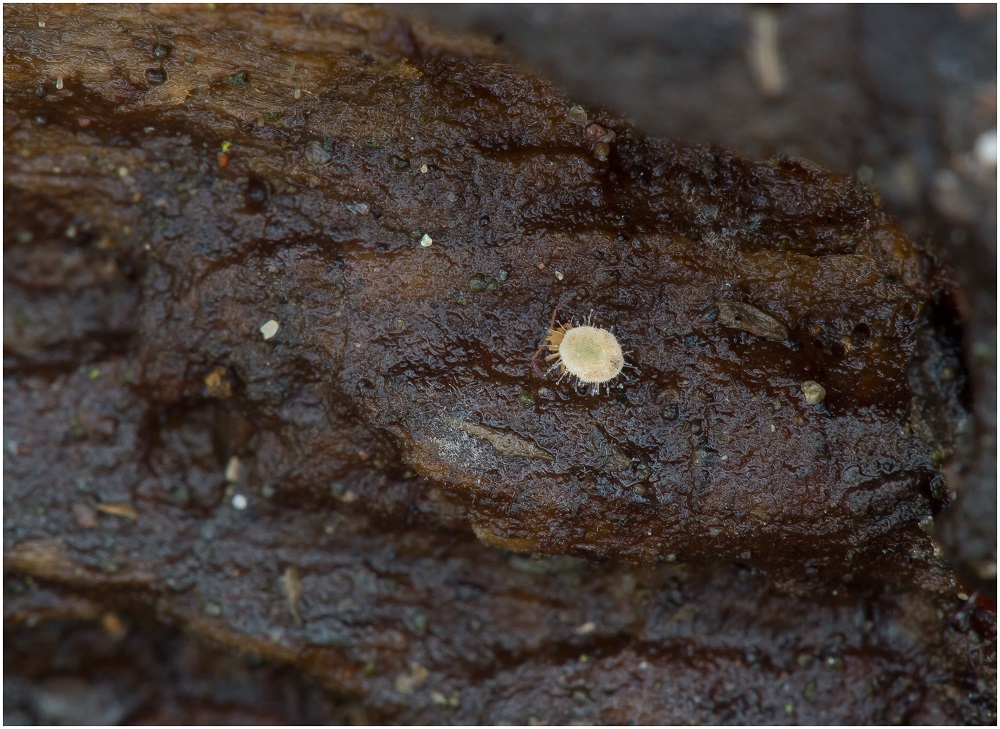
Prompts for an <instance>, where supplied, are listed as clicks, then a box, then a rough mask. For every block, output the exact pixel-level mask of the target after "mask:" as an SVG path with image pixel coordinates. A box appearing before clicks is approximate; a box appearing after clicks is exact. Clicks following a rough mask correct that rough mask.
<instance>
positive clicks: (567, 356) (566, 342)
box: [531, 306, 626, 395]
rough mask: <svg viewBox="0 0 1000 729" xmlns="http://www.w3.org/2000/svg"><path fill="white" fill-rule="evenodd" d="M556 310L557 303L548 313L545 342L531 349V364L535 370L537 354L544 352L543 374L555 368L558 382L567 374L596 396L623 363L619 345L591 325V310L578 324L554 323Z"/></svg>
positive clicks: (598, 328) (608, 334) (609, 334)
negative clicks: (546, 365)
mask: <svg viewBox="0 0 1000 729" xmlns="http://www.w3.org/2000/svg"><path fill="white" fill-rule="evenodd" d="M558 311H559V307H558V306H557V307H556V308H555V310H554V311H553V312H552V321H551V322H550V323H549V333H548V335H547V336H546V337H545V343H544V344H543V345H542V346H541V347H539V348H538V351H537V352H535V356H534V357H532V358H531V363H532V365H534V366H535V368H536V371H537V365H536V364H535V363H536V360H537V359H538V355H540V354H541V353H542V352H544V351H547V352H548V354H547V355H546V357H545V361H546V362H549V363H551V364H550V365H549V368H548V369H547V370H546V371H545V374H546V375H547V374H548V373H549V372H552V370H554V369H557V368H558V369H559V371H560V373H561V374H560V375H559V382H562V379H563V378H564V377H566V376H567V375H568V376H569V377H570V379H571V380H575V381H576V384H577V386H580V385H582V386H584V387H585V388H589V391H590V394H591V395H596V394H598V393H599V392H600V390H601V386H602V385H604V386H605V387H610V386H611V382H612V381H613V380H614V379H615V378H616V377H618V375H620V374H621V371H622V369H623V368H624V367H625V366H626V365H625V354H624V352H622V348H621V345H620V344H619V343H618V339H617V338H616V337H615V335H614V333H613V332H612V331H610V330H608V329H602V328H601V327H597V326H594V314H593V312H591V313H590V314H589V315H588V316H587V318H586V319H585V320H584V321H583V323H581V324H577V323H576V322H573V321H570V323H569V324H565V323H562V324H557V323H556V313H557V312H558Z"/></svg>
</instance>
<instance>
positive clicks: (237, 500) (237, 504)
mask: <svg viewBox="0 0 1000 729" xmlns="http://www.w3.org/2000/svg"><path fill="white" fill-rule="evenodd" d="M233 508H234V509H236V511H243V510H244V509H245V508H247V497H246V496H244V495H243V494H233Z"/></svg>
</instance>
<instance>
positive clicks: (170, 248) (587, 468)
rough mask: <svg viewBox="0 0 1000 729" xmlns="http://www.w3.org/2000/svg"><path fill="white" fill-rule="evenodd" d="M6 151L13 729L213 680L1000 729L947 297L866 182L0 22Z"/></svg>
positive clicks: (319, 74) (369, 37) (500, 103)
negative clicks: (80, 702)
mask: <svg viewBox="0 0 1000 729" xmlns="http://www.w3.org/2000/svg"><path fill="white" fill-rule="evenodd" d="M4 151H5V155H4V241H5V242H4V283H5V285H4V303H5V306H4V421H5V426H6V427H5V430H4V447H5V454H4V475H5V487H4V566H5V571H6V574H7V591H6V599H5V626H6V628H7V630H8V633H9V635H10V637H11V638H12V640H11V641H10V642H9V646H13V647H9V648H8V652H7V654H6V655H7V656H8V657H13V658H14V659H15V663H14V665H16V666H17V667H18V669H17V670H18V672H17V679H16V680H15V683H14V684H13V685H12V688H11V689H10V690H11V692H12V695H14V696H20V697H22V698H21V703H20V704H19V705H20V706H22V707H24V708H23V710H24V711H25V712H27V713H28V714H29V715H31V716H34V717H36V718H37V717H48V718H49V719H51V720H54V719H52V717H53V716H55V717H57V718H58V715H57V714H53V713H52V712H54V711H55V710H56V709H57V708H58V700H59V698H60V697H63V698H64V697H65V696H67V695H75V694H74V693H73V692H74V691H76V692H78V693H82V694H87V695H90V696H91V698H93V692H97V695H98V696H99V695H101V694H100V691H106V692H110V693H111V694H112V698H113V703H112V706H113V707H115V706H117V707H118V708H119V709H120V711H118V713H112V714H109V715H108V716H112V717H113V718H114V720H115V721H138V720H141V719H142V718H143V717H145V718H146V719H148V720H154V721H155V720H159V721H173V720H177V721H180V720H181V719H180V717H183V716H187V717H189V718H194V717H216V716H221V714H219V713H213V712H221V711H223V709H222V708H220V707H221V706H222V702H221V701H220V699H219V698H218V696H219V695H221V694H222V693H224V691H225V689H224V688H218V687H217V688H215V689H213V690H211V691H209V694H210V695H208V696H204V695H198V694H197V692H196V691H194V690H193V689H192V688H191V686H192V685H193V684H195V683H196V682H197V681H196V677H197V676H199V675H204V674H210V673H211V669H210V666H211V664H212V662H213V661H217V662H220V663H223V664H225V665H226V666H230V667H232V665H233V664H232V663H231V659H230V658H229V652H233V651H235V652H236V653H238V654H241V655H252V656H257V657H259V658H260V659H263V660H264V661H265V663H264V664H263V666H262V667H260V668H259V670H258V669H255V670H254V671H250V670H249V669H248V670H247V673H246V675H243V677H242V678H243V681H244V683H243V684H242V685H243V689H242V690H243V692H244V693H243V694H242V695H243V696H244V701H243V706H244V708H242V709H241V711H242V712H243V713H241V714H234V716H235V717H243V718H237V720H240V721H242V720H245V719H246V718H248V717H250V716H260V717H271V718H272V719H273V718H274V717H276V716H280V717H284V718H285V720H291V719H295V720H297V721H307V720H317V721H322V720H325V721H347V720H350V721H355V720H357V721H371V722H404V723H532V722H541V721H547V722H551V723H568V722H574V721H583V722H601V723H625V722H629V721H635V722H640V723H683V722H689V721H696V722H754V723H788V722H793V723H814V722H817V723H818V722H822V723H828V722H838V723H840V722H845V723H868V722H878V723H888V722H899V721H902V722H934V723H956V722H973V723H978V722H990V721H994V720H995V696H996V688H995V665H996V657H995V656H996V653H995V614H994V613H993V612H991V611H990V610H989V609H987V608H988V607H989V606H988V604H987V603H985V602H983V601H982V600H977V598H976V596H974V595H972V590H971V589H970V588H968V587H967V585H966V583H964V582H962V581H960V580H958V579H956V576H955V574H954V573H953V572H952V571H951V568H950V567H949V566H948V565H947V564H946V563H945V561H944V560H943V558H942V556H941V552H940V549H939V548H938V547H937V545H936V544H935V543H934V542H933V541H932V540H931V538H930V537H929V536H928V535H927V533H926V532H928V531H930V530H931V528H932V527H933V525H934V521H935V517H936V516H937V515H938V514H939V513H941V512H942V510H946V509H947V508H948V505H949V502H950V501H951V500H952V499H953V498H954V496H955V495H954V492H953V491H952V490H950V489H949V482H948V479H947V478H946V473H947V474H949V475H952V478H953V480H954V479H955V478H957V476H956V475H955V474H954V473H952V472H947V471H943V470H942V463H950V464H955V463H958V462H959V461H956V456H955V454H956V452H960V450H961V449H960V445H961V443H962V440H961V437H962V432H963V427H966V426H967V424H968V423H969V422H970V417H971V416H970V414H969V413H970V402H969V386H968V377H967V374H966V370H965V360H964V359H963V354H962V349H961V336H960V334H959V333H956V331H955V326H956V325H954V321H955V319H956V315H955V313H954V311H953V309H954V306H953V302H954V301H955V299H956V297H957V296H958V295H957V294H956V293H955V292H956V290H958V276H957V275H956V274H955V273H954V272H953V271H952V270H951V269H950V268H948V267H946V266H945V265H943V264H942V263H941V262H940V259H939V256H938V255H937V254H936V253H935V252H934V251H932V250H929V249H925V248H924V247H921V246H920V245H918V244H916V243H914V242H913V240H912V239H911V238H910V237H908V236H907V234H906V233H905V232H904V231H903V230H902V229H901V228H900V227H899V225H898V223H897V222H896V221H894V220H893V219H892V218H891V217H890V216H889V215H888V214H887V213H886V212H885V211H884V210H883V209H882V208H881V207H880V204H879V201H878V196H877V193H875V192H874V190H873V188H871V187H870V186H868V185H866V184H864V183H862V182H859V181H857V180H855V179H853V178H850V177H844V176H840V175H837V174H834V173H831V172H828V171H826V170H824V169H822V168H820V167H819V166H817V165H816V164H813V163H811V162H808V161H805V160H801V159H792V158H788V157H781V156H778V157H773V158H771V159H768V160H764V161H753V160H750V159H745V158H743V157H740V156H738V155H736V154H733V153H729V152H726V151H724V150H721V149H718V148H714V147H710V146H704V145H698V144H683V143H676V142H666V141H662V140H660V139H657V138H653V137H648V136H645V135H643V134H642V133H640V132H638V131H636V130H635V129H634V128H632V127H631V126H630V124H629V123H628V122H627V121H626V120H625V119H623V118H622V117H620V116H617V115H615V114H614V113H611V112H609V111H607V110H605V109H603V108H600V107H592V106H584V105H579V104H575V103H573V102H572V101H570V100H568V99H566V98H565V97H564V96H562V95H561V94H560V92H559V91H558V90H557V89H556V88H555V87H554V86H553V85H552V84H550V83H549V82H547V81H544V80H542V79H541V78H539V77H537V76H534V75H531V74H528V73H526V72H524V71H522V70H519V69H518V68H516V67H515V66H513V65H511V64H510V63H509V62H507V61H506V60H504V59H503V58H502V57H501V56H500V54H499V53H497V52H496V50H495V49H494V48H493V47H492V46H491V45H490V44H488V43H485V42H482V41H477V40H475V39H470V38H465V37H458V36H449V35H445V34H442V33H439V32H436V31H434V30H432V29H430V28H429V27H428V26H426V25H423V24H421V23H414V22H410V21H406V20H402V19H400V18H398V17H395V16H393V15H387V14H385V13H384V12H383V11H380V10H373V9H366V8H354V7H351V8H335V7H323V8H307V9H296V8H291V7H280V8H260V7H249V8H244V7H235V6H232V7H228V6H227V7H226V8H224V9H223V8H222V7H221V6H220V8H217V9H209V8H205V7H197V8H193V7H179V6H156V7H133V6H115V7H111V6H99V5H97V6H86V7H63V6H58V7H54V6H44V7H43V6H37V7H33V6H24V5H22V6H5V8H4ZM557 308H558V311H556V310H557ZM554 312H555V313H554ZM553 317H555V321H557V322H561V323H564V324H573V323H575V324H579V323H581V322H582V321H584V320H588V321H592V322H593V324H594V325H595V326H599V327H602V328H606V329H612V328H613V331H614V334H615V336H616V337H617V340H618V342H619V343H620V344H621V346H622V348H623V349H624V350H625V359H626V367H625V369H624V370H623V372H622V374H621V375H620V376H618V377H617V378H615V379H614V380H612V381H611V382H608V383H606V384H605V385H604V386H602V387H601V388H600V389H598V390H596V391H595V390H593V389H591V388H588V387H583V386H580V385H579V384H578V383H574V382H573V381H572V378H565V377H564V378H560V372H559V371H558V369H556V370H555V371H551V372H546V368H545V367H537V366H536V365H535V363H534V362H533V360H532V357H533V355H534V354H535V352H536V350H537V348H538V347H539V346H540V345H541V344H543V342H544V341H545V339H546V336H547V334H548V332H549V327H550V323H551V321H553ZM816 383H818V384H819V385H820V386H821V391H822V392H821V394H819V395H817V394H816V393H817V392H819V390H817V389H816V388H815V387H814V385H815V384H816ZM944 513H948V512H947V511H945V512H944ZM994 539H995V538H994ZM993 555H994V565H995V544H994V553H993ZM980 558H981V557H980ZM994 570H995V567H994ZM978 577H983V575H981V574H979V575H978ZM994 577H995V572H994ZM974 579H975V576H974ZM963 591H964V592H963ZM180 630H182V631H184V637H182V636H181V635H180V633H178V632H177V631H180ZM36 640H37V641H41V644H42V645H45V646H54V645H57V644H59V643H60V642H65V643H66V645H67V648H66V650H67V653H68V654H69V655H77V656H84V655H86V654H87V653H88V652H92V651H95V650H97V651H98V652H99V653H100V655H101V656H102V661H104V664H103V665H105V668H104V669H102V670H103V671H104V673H103V674H102V675H104V676H105V677H107V676H115V675H117V674H116V673H115V672H116V671H118V672H119V673H121V674H122V675H123V676H124V675H126V674H127V672H123V669H121V666H123V665H129V663H130V662H131V664H133V665H136V666H140V667H141V670H143V671H146V672H147V675H149V676H150V677H151V678H150V681H151V683H152V685H153V686H154V688H153V689H149V688H146V689H143V691H145V693H142V692H140V693H139V694H135V693H134V692H133V693H130V694H128V696H125V695H124V693H123V692H125V689H123V688H122V687H123V685H124V686H126V687H127V686H128V681H127V680H125V679H124V678H122V679H121V680H117V679H107V680H106V681H105V683H100V682H97V683H92V684H88V683H87V682H86V681H87V680H89V679H88V678H87V669H85V668H83V669H81V672H80V676H82V677H83V678H80V677H78V678H77V679H74V680H78V681H79V680H83V681H84V683H83V684H82V687H81V685H78V684H71V685H70V686H69V688H67V687H66V686H65V685H63V684H57V686H56V689H52V690H49V691H48V693H46V690H47V689H46V687H50V684H51V683H52V681H53V680H54V678H53V676H52V675H49V674H47V673H46V671H47V670H48V669H47V667H48V666H51V663H50V662H47V659H46V657H45V656H46V651H45V650H43V651H40V653H39V655H34V656H30V657H29V656H27V651H26V647H27V646H30V645H31V644H32V643H33V642H34V641H36ZM102 640H103V642H102ZM94 645H97V646H102V647H100V648H94V647H93V646H94ZM46 650H50V651H55V649H54V648H51V647H50V648H47V649H46ZM213 651H215V652H213ZM160 653H165V654H166V655H167V659H166V660H167V661H168V662H170V661H173V662H174V664H176V665H177V666H178V668H177V669H175V670H174V671H167V670H164V669H163V668H162V667H161V666H157V665H156V663H155V661H153V660H151V659H150V658H149V657H150V656H153V655H157V654H160ZM80 660H81V661H82V659H80ZM227 661H230V662H227ZM174 664H171V665H174ZM116 667H117V668H116ZM233 670H236V669H233ZM178 674H180V675H181V676H182V677H184V678H183V679H177V678H176V676H177V675H178ZM18 681H19V682H20V683H17V682H18ZM310 681H314V682H316V684H317V686H322V689H320V688H318V687H316V686H312V685H311V684H309V683H308V682H310ZM123 682H124V683H123ZM185 682H186V683H185ZM255 682H256V683H255ZM275 682H277V683H275ZM257 684H259V685H261V686H264V685H268V686H274V685H286V684H287V685H288V686H289V687H290V688H289V689H288V691H293V690H294V691H297V692H299V693H298V694H297V695H298V696H299V697H300V702H299V704H298V705H297V708H296V710H295V712H292V711H291V710H290V709H289V708H288V706H286V705H282V703H281V698H280V696H279V695H278V691H277V690H276V689H271V690H266V691H265V690H261V691H255V690H253V689H252V687H253V686H254V685H257ZM247 686H250V687H251V688H247ZM102 687H103V688H102ZM136 690H137V691H138V689H136ZM53 697H55V698H53ZM310 697H311V698H310ZM130 701H131V703H129V702H130ZM115 702H116V703H115ZM94 703H95V706H96V705H97V704H98V703H100V702H94ZM102 705H103V704H102ZM40 706H43V707H47V708H45V709H44V710H43V709H41V708H39V707H40ZM53 706H56V709H53ZM108 710H109V711H110V709H108ZM45 711H48V712H49V713H48V714H46V713H45ZM95 711H97V709H95Z"/></svg>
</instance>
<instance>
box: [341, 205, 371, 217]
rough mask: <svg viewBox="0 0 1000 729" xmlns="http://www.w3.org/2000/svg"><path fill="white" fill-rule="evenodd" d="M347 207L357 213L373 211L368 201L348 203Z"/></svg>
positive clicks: (365, 213)
mask: <svg viewBox="0 0 1000 729" xmlns="http://www.w3.org/2000/svg"><path fill="white" fill-rule="evenodd" d="M346 207H347V209H348V210H350V211H351V212H352V213H354V214H355V215H368V213H369V212H371V208H370V207H369V206H368V203H347V205H346Z"/></svg>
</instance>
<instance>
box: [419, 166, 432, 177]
mask: <svg viewBox="0 0 1000 729" xmlns="http://www.w3.org/2000/svg"><path fill="white" fill-rule="evenodd" d="M430 169H431V168H430V167H428V166H427V165H420V172H421V173H422V174H425V175H426V174H427V173H428V172H430Z"/></svg>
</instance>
